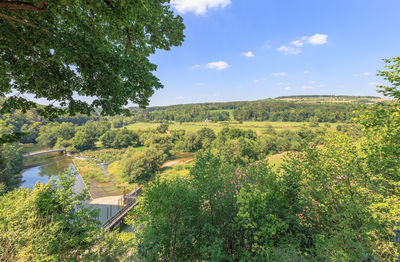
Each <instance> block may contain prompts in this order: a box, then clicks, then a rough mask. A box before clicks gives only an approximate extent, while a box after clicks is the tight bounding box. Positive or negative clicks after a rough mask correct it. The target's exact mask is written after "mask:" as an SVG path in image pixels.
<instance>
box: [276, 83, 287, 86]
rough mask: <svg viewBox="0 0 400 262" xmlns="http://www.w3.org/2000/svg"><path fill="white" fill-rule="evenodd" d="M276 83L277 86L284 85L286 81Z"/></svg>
mask: <svg viewBox="0 0 400 262" xmlns="http://www.w3.org/2000/svg"><path fill="white" fill-rule="evenodd" d="M276 85H277V86H283V85H285V83H283V82H278V83H276Z"/></svg>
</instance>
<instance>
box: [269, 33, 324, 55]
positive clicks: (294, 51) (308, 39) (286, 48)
mask: <svg viewBox="0 0 400 262" xmlns="http://www.w3.org/2000/svg"><path fill="white" fill-rule="evenodd" d="M326 43H328V35H326V34H315V35H313V36H303V37H302V38H301V40H295V41H292V42H291V43H290V45H282V46H281V47H279V48H278V49H277V50H278V51H279V52H282V53H284V54H287V55H298V54H300V53H301V52H302V50H301V47H303V46H304V45H305V44H309V45H323V44H326Z"/></svg>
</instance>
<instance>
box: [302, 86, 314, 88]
mask: <svg viewBox="0 0 400 262" xmlns="http://www.w3.org/2000/svg"><path fill="white" fill-rule="evenodd" d="M301 88H303V89H313V88H314V87H313V86H302V87H301Z"/></svg>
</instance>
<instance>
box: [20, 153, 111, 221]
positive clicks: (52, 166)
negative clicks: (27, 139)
mask: <svg viewBox="0 0 400 262" xmlns="http://www.w3.org/2000/svg"><path fill="white" fill-rule="evenodd" d="M38 150H43V148H38V147H37V146H26V147H24V152H25V153H27V152H34V151H38ZM23 165H24V168H23V170H22V171H21V177H22V179H21V186H22V187H26V188H33V187H34V186H35V184H36V183H37V182H38V181H39V182H41V183H47V182H48V181H49V179H50V178H57V176H58V175H60V174H63V173H64V172H66V171H67V170H69V171H70V172H75V167H74V164H73V163H72V159H71V157H70V156H66V155H62V154H60V153H50V154H44V155H39V156H33V157H29V158H26V159H24V163H23ZM84 189H85V184H84V182H83V180H82V178H81V176H80V175H79V174H78V173H77V172H75V185H74V188H73V191H74V192H75V193H81V192H82V191H83V190H84ZM87 205H88V206H90V207H93V208H98V209H99V211H100V217H99V220H100V222H101V223H102V224H103V223H104V222H105V221H106V220H107V217H110V216H111V214H115V213H116V212H117V211H118V206H110V205H92V204H87Z"/></svg>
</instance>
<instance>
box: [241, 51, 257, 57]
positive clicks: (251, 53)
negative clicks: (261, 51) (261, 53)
mask: <svg viewBox="0 0 400 262" xmlns="http://www.w3.org/2000/svg"><path fill="white" fill-rule="evenodd" d="M242 56H245V57H254V54H253V52H251V51H249V52H244V53H242Z"/></svg>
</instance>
